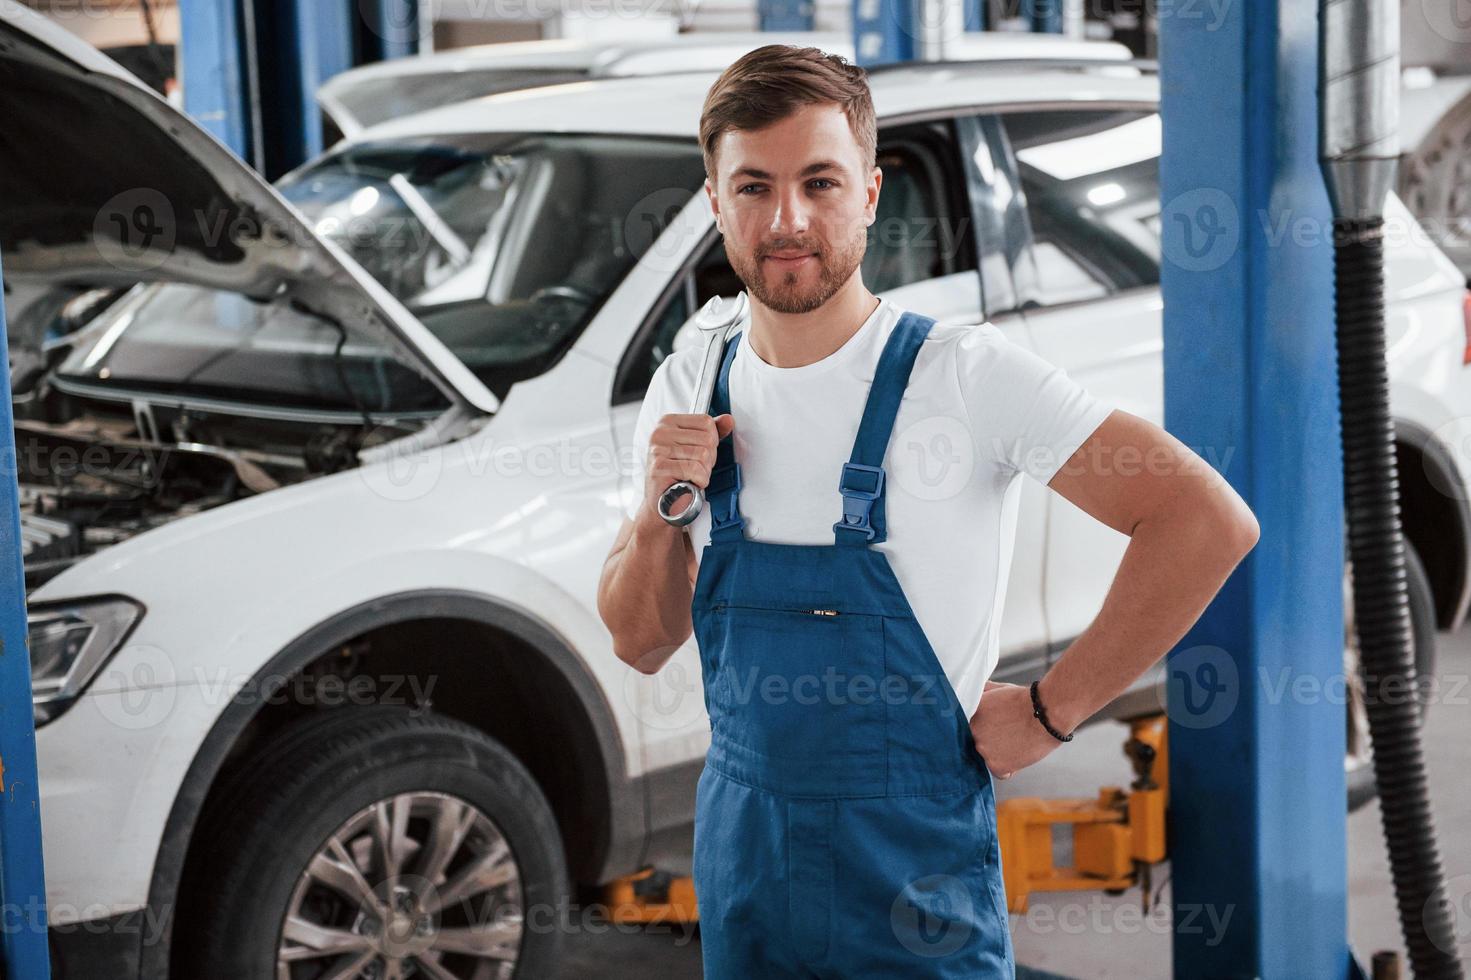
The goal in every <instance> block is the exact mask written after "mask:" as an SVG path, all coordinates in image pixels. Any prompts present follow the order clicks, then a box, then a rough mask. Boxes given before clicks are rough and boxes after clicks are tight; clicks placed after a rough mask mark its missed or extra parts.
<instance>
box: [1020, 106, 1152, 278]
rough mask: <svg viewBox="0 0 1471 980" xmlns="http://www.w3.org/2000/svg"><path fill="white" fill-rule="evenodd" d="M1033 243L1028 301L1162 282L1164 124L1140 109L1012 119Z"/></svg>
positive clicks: (1027, 115)
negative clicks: (1161, 232)
mask: <svg viewBox="0 0 1471 980" xmlns="http://www.w3.org/2000/svg"><path fill="white" fill-rule="evenodd" d="M1002 119H1003V121H1004V123H1005V126H1006V132H1007V136H1008V139H1009V141H1010V144H1011V150H1012V153H1013V155H1014V158H1015V161H1016V171H1017V174H1018V176H1019V178H1020V182H1021V190H1022V194H1023V195H1024V197H1025V201H1026V220H1027V223H1028V226H1029V228H1028V234H1029V236H1030V240H1031V252H1032V259H1033V269H1032V274H1031V275H1030V276H1027V277H1018V292H1019V299H1020V302H1021V305H1023V306H1027V305H1041V306H1057V305H1060V304H1063V303H1071V302H1079V301H1084V300H1090V299H1100V298H1103V297H1107V296H1110V295H1113V294H1114V293H1117V292H1119V291H1120V290H1123V289H1131V288H1134V287H1138V286H1147V285H1157V284H1158V283H1159V212H1160V205H1159V154H1160V121H1159V115H1158V114H1157V113H1155V112H1152V111H1144V110H1137V109H1128V110H1124V109H1057V110H1037V111H1022V112H1012V113H1007V114H1005V115H1003V116H1002Z"/></svg>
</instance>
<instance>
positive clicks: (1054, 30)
mask: <svg viewBox="0 0 1471 980" xmlns="http://www.w3.org/2000/svg"><path fill="white" fill-rule="evenodd" d="M1062 5H1063V0H1021V8H1020V13H1021V17H1022V19H1023V20H1025V21H1026V22H1027V23H1029V24H1031V25H1032V30H1033V31H1035V32H1036V33H1038V34H1061V33H1062Z"/></svg>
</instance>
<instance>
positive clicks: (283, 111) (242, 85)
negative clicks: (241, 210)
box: [179, 0, 421, 180]
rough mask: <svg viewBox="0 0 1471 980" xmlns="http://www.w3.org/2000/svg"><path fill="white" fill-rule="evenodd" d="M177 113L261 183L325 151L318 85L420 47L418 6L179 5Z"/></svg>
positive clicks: (377, 1)
mask: <svg viewBox="0 0 1471 980" xmlns="http://www.w3.org/2000/svg"><path fill="white" fill-rule="evenodd" d="M179 17H180V29H181V33H182V35H183V37H182V40H181V43H180V48H181V50H182V53H183V65H184V67H183V82H184V108H185V111H187V112H188V113H189V114H190V115H191V116H193V117H194V118H195V119H196V120H198V121H199V122H200V123H201V124H202V125H203V126H204V127H205V128H207V129H208V130H209V131H210V132H211V133H213V134H214V136H215V137H217V138H218V139H219V140H220V141H221V142H222V143H224V144H225V145H226V146H228V147H230V149H232V150H234V151H235V153H236V154H238V155H239V156H240V157H241V158H242V159H244V160H245V161H247V162H248V163H249V164H250V165H251V166H252V167H254V168H255V169H256V170H257V171H259V172H260V173H261V174H263V175H265V177H266V178H267V179H270V180H274V179H275V178H277V177H279V176H280V175H281V174H283V173H285V172H286V171H288V170H290V169H291V168H293V167H295V166H296V165H298V164H300V163H302V162H304V161H306V160H308V159H310V158H311V157H313V156H316V155H317V154H318V153H320V152H321V151H322V149H323V145H322V143H323V137H322V125H321V113H320V111H319V110H318V108H317V104H316V92H317V88H318V86H320V85H321V84H322V82H324V81H326V80H327V79H328V78H330V77H332V76H333V75H336V74H338V73H339V72H342V71H346V70H347V69H349V68H352V67H353V66H355V65H360V64H364V63H367V62H370V61H379V60H382V59H385V58H393V57H401V56H404V55H409V54H413V53H415V52H416V51H418V47H419V44H418V41H419V36H420V30H421V25H420V23H419V20H418V4H417V2H415V0H319V2H313V0H184V2H183V3H182V4H180V9H179Z"/></svg>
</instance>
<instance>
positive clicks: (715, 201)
mask: <svg viewBox="0 0 1471 980" xmlns="http://www.w3.org/2000/svg"><path fill="white" fill-rule="evenodd" d="M705 196H706V197H708V198H709V199H710V210H711V211H714V212H715V230H716V231H718V232H720V233H721V234H722V235H723V234H725V229H724V228H721V227H720V197H719V195H717V194H716V193H715V186H714V185H713V184H711V183H710V178H709V177H706V178H705Z"/></svg>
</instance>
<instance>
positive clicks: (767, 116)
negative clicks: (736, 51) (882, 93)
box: [700, 44, 878, 183]
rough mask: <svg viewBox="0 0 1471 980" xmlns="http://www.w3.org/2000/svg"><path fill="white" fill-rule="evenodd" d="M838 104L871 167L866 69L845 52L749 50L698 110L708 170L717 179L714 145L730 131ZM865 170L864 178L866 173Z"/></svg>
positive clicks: (874, 131) (874, 130) (873, 142)
mask: <svg viewBox="0 0 1471 980" xmlns="http://www.w3.org/2000/svg"><path fill="white" fill-rule="evenodd" d="M826 102H831V103H836V104H837V105H838V106H839V107H840V108H841V109H842V110H843V113H844V114H845V115H846V116H847V117H848V127H849V128H850V129H851V130H852V131H853V138H854V139H855V140H856V141H857V142H858V150H859V154H860V158H861V159H862V160H864V161H865V162H866V164H867V166H868V171H871V170H872V169H873V166H874V163H875V159H876V152H877V145H878V123H877V122H876V121H875V118H874V111H873V96H872V95H871V94H870V93H869V90H868V73H867V72H866V71H864V70H863V69H862V68H860V67H858V66H857V65H854V64H853V63H852V62H850V61H848V60H847V59H846V58H844V57H843V56H842V55H837V54H828V53H827V52H825V51H823V50H822V49H821V48H799V47H797V46H795V45H791V44H767V45H765V46H763V47H759V48H757V49H755V50H754V51H748V52H746V53H745V54H743V55H741V57H739V58H737V59H736V61H735V62H734V63H733V64H732V65H731V66H730V67H729V68H727V69H725V71H724V72H722V73H721V75H720V77H719V78H717V79H716V80H715V84H714V85H711V86H710V92H709V94H707V95H706V96H705V107H704V108H703V109H702V110H701V111H700V150H701V152H702V153H703V155H704V157H705V174H706V176H708V177H709V178H710V181H711V183H714V182H715V179H716V171H715V147H716V143H717V142H718V141H719V139H720V136H721V134H722V133H724V132H725V131H726V130H729V129H741V130H752V129H762V128H764V127H766V126H769V125H771V124H772V123H775V122H778V121H780V120H782V119H785V118H786V117H787V116H789V115H791V114H792V113H793V112H794V111H796V110H797V109H799V108H801V107H803V106H808V105H813V104H818V103H826ZM866 176H867V171H865V173H863V174H861V175H860V177H866Z"/></svg>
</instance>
